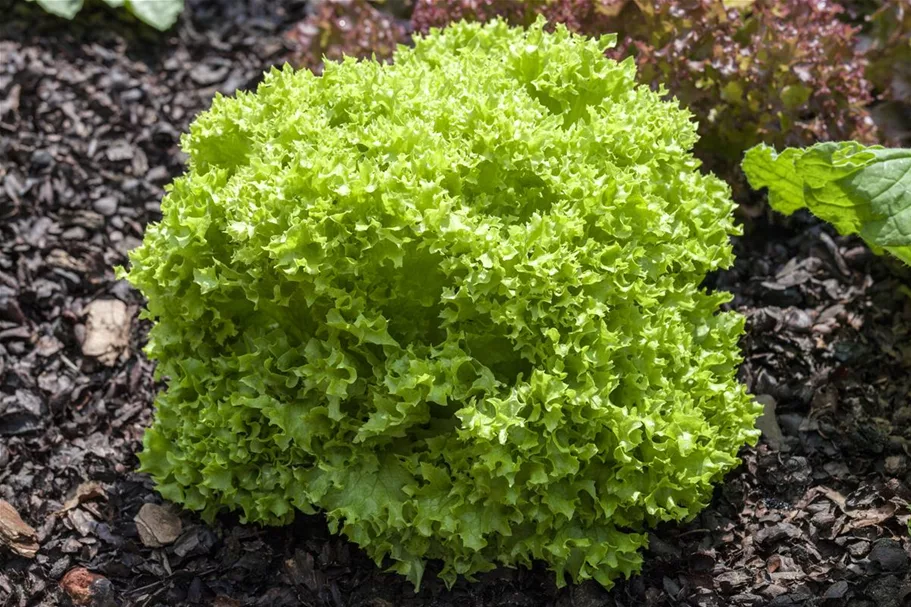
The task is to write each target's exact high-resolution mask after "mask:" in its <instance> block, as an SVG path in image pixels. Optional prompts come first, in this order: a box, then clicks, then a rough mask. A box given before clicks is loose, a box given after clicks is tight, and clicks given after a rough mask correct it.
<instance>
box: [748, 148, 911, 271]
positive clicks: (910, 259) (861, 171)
mask: <svg viewBox="0 0 911 607" xmlns="http://www.w3.org/2000/svg"><path fill="white" fill-rule="evenodd" d="M743 171H744V173H746V176H747V179H749V182H750V185H751V186H752V187H753V188H755V189H760V188H768V189H769V204H771V206H772V208H773V209H775V210H777V211H780V212H781V213H784V214H786V215H790V214H791V213H793V212H795V211H797V210H799V209H807V210H809V211H810V212H811V213H813V214H814V215H816V216H817V217H819V218H820V219H823V220H824V221H827V222H829V223H831V224H832V225H833V226H835V228H836V229H837V230H838V231H839V233H841V234H859V235H860V237H861V238H863V239H864V241H865V242H866V243H867V244H868V245H870V248H872V249H873V250H874V251H876V252H880V253H881V252H882V251H888V252H889V253H891V254H892V255H894V256H896V257H898V258H899V259H901V260H902V261H904V262H905V263H907V264H911V150H908V149H889V148H884V147H881V146H871V147H867V146H863V145H861V144H859V143H855V142H853V141H847V142H840V143H820V144H817V145H814V146H813V147H810V148H807V149H799V148H788V149H786V150H784V151H783V152H781V153H777V152H776V151H775V150H774V149H773V148H771V147H769V146H767V145H759V146H756V147H754V148H752V149H750V150H749V151H747V153H746V156H745V157H744V160H743Z"/></svg>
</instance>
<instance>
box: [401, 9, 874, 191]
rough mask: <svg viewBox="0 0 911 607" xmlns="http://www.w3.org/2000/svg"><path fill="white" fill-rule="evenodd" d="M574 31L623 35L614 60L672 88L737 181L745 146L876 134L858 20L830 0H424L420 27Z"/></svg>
mask: <svg viewBox="0 0 911 607" xmlns="http://www.w3.org/2000/svg"><path fill="white" fill-rule="evenodd" d="M539 13H540V14H544V15H545V16H546V17H547V18H548V19H549V20H550V21H551V22H552V23H557V22H559V23H566V24H567V26H568V27H570V28H571V29H573V30H574V31H579V32H582V33H586V34H590V35H596V34H600V33H607V32H618V33H619V34H620V40H621V43H620V45H619V46H618V47H617V49H615V50H614V51H613V52H612V56H613V57H615V58H621V57H624V56H627V55H632V56H633V57H635V59H636V62H637V64H638V65H639V71H640V78H641V79H642V81H643V82H646V83H648V84H650V85H651V86H652V87H653V88H655V89H656V90H657V89H659V88H661V87H666V88H667V90H668V91H669V92H670V93H671V94H672V95H674V96H675V97H677V98H678V99H679V100H680V102H681V104H682V105H683V106H684V107H686V108H688V109H689V110H690V111H692V112H693V113H694V114H695V117H696V119H697V120H698V122H699V134H700V141H699V143H698V144H697V147H696V153H697V155H698V156H700V157H701V158H703V159H704V160H705V161H706V164H707V168H709V169H711V170H714V171H716V172H718V173H719V174H721V175H723V176H725V177H727V178H728V179H729V180H730V181H732V182H734V184H735V185H736V182H737V180H739V178H740V177H739V175H740V173H739V170H738V165H739V162H740V158H741V157H742V154H743V152H744V150H746V149H747V148H749V147H751V146H753V145H755V144H757V143H760V142H765V143H768V144H770V145H774V146H777V147H783V146H805V145H810V144H812V143H815V142H817V141H825V140H842V139H854V140H858V141H864V142H872V141H873V138H874V130H873V125H872V121H871V120H870V118H869V115H868V114H867V111H866V109H865V106H866V105H867V104H868V103H869V102H870V101H871V96H870V92H869V89H870V87H869V84H868V83H867V81H866V80H865V78H864V68H865V66H866V62H865V60H864V59H863V58H862V56H861V55H860V54H859V53H857V52H856V50H855V34H856V29H855V28H853V27H851V26H849V25H847V24H845V23H843V22H842V21H841V20H840V19H839V17H840V16H841V13H842V9H841V8H840V7H839V6H838V5H837V4H836V3H834V2H831V1H827V0H755V1H740V2H733V1H730V0H727V1H722V0H534V1H532V2H520V1H517V0H513V1H510V0H482V1H477V0H455V1H450V0H418V2H417V3H416V6H415V10H414V14H413V16H412V22H413V24H414V26H415V29H416V30H418V31H427V30H428V29H429V28H430V27H442V26H445V25H446V24H448V23H450V22H452V21H454V20H458V19H463V18H465V19H470V20H480V21H484V20H487V19H490V18H492V17H494V16H498V15H502V16H504V17H506V18H508V19H509V20H510V21H511V22H514V23H527V22H528V21H529V20H531V19H533V18H534V15H535V14H539Z"/></svg>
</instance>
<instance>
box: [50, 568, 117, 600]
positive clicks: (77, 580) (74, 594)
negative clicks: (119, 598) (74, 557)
mask: <svg viewBox="0 0 911 607" xmlns="http://www.w3.org/2000/svg"><path fill="white" fill-rule="evenodd" d="M60 588H61V589H63V591H64V592H65V593H66V594H67V595H68V596H69V597H70V599H72V601H73V603H74V604H76V605H91V606H92V607H113V606H114V605H116V604H117V603H116V601H115V597H114V587H113V585H112V584H111V582H110V580H108V579H107V578H106V577H104V576H103V575H99V574H97V573H93V572H91V571H89V570H88V569H86V568H85V567H74V568H73V569H70V570H69V571H67V572H66V575H64V576H63V579H61V580H60Z"/></svg>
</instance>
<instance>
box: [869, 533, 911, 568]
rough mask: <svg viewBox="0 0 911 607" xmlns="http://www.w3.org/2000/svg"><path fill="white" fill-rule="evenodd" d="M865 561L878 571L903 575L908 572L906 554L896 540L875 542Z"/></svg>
mask: <svg viewBox="0 0 911 607" xmlns="http://www.w3.org/2000/svg"><path fill="white" fill-rule="evenodd" d="M867 560H868V561H869V562H870V563H874V564H875V565H876V566H877V567H878V568H879V571H884V572H889V573H904V572H906V571H907V570H908V553H907V552H905V551H904V549H903V548H902V546H901V543H899V542H898V541H896V540H890V539H880V540H876V542H875V543H874V544H873V549H872V550H871V551H870V554H869V555H868V556H867Z"/></svg>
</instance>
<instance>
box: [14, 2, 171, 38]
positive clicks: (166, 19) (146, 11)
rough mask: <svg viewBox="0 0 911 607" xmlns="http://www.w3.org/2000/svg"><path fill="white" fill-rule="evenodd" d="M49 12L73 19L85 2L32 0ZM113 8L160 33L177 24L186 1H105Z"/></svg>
mask: <svg viewBox="0 0 911 607" xmlns="http://www.w3.org/2000/svg"><path fill="white" fill-rule="evenodd" d="M31 1H33V2H37V3H38V5H39V6H41V8H43V9H44V10H46V11H47V12H49V13H51V14H53V15H57V16H58V17H63V18H65V19H73V18H74V17H75V16H76V15H77V14H78V13H79V11H81V10H82V6H83V0H31ZM104 3H105V4H107V5H108V6H111V7H113V8H121V7H125V8H126V9H127V11H129V12H130V13H132V14H133V15H134V16H136V18H137V19H139V20H140V21H142V22H144V23H146V24H147V25H151V26H152V27H154V28H155V29H157V30H159V31H162V32H163V31H165V30H167V29H168V28H170V27H171V26H172V25H174V23H176V22H177V18H178V17H179V16H180V13H181V12H182V11H183V8H184V0H104Z"/></svg>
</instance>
